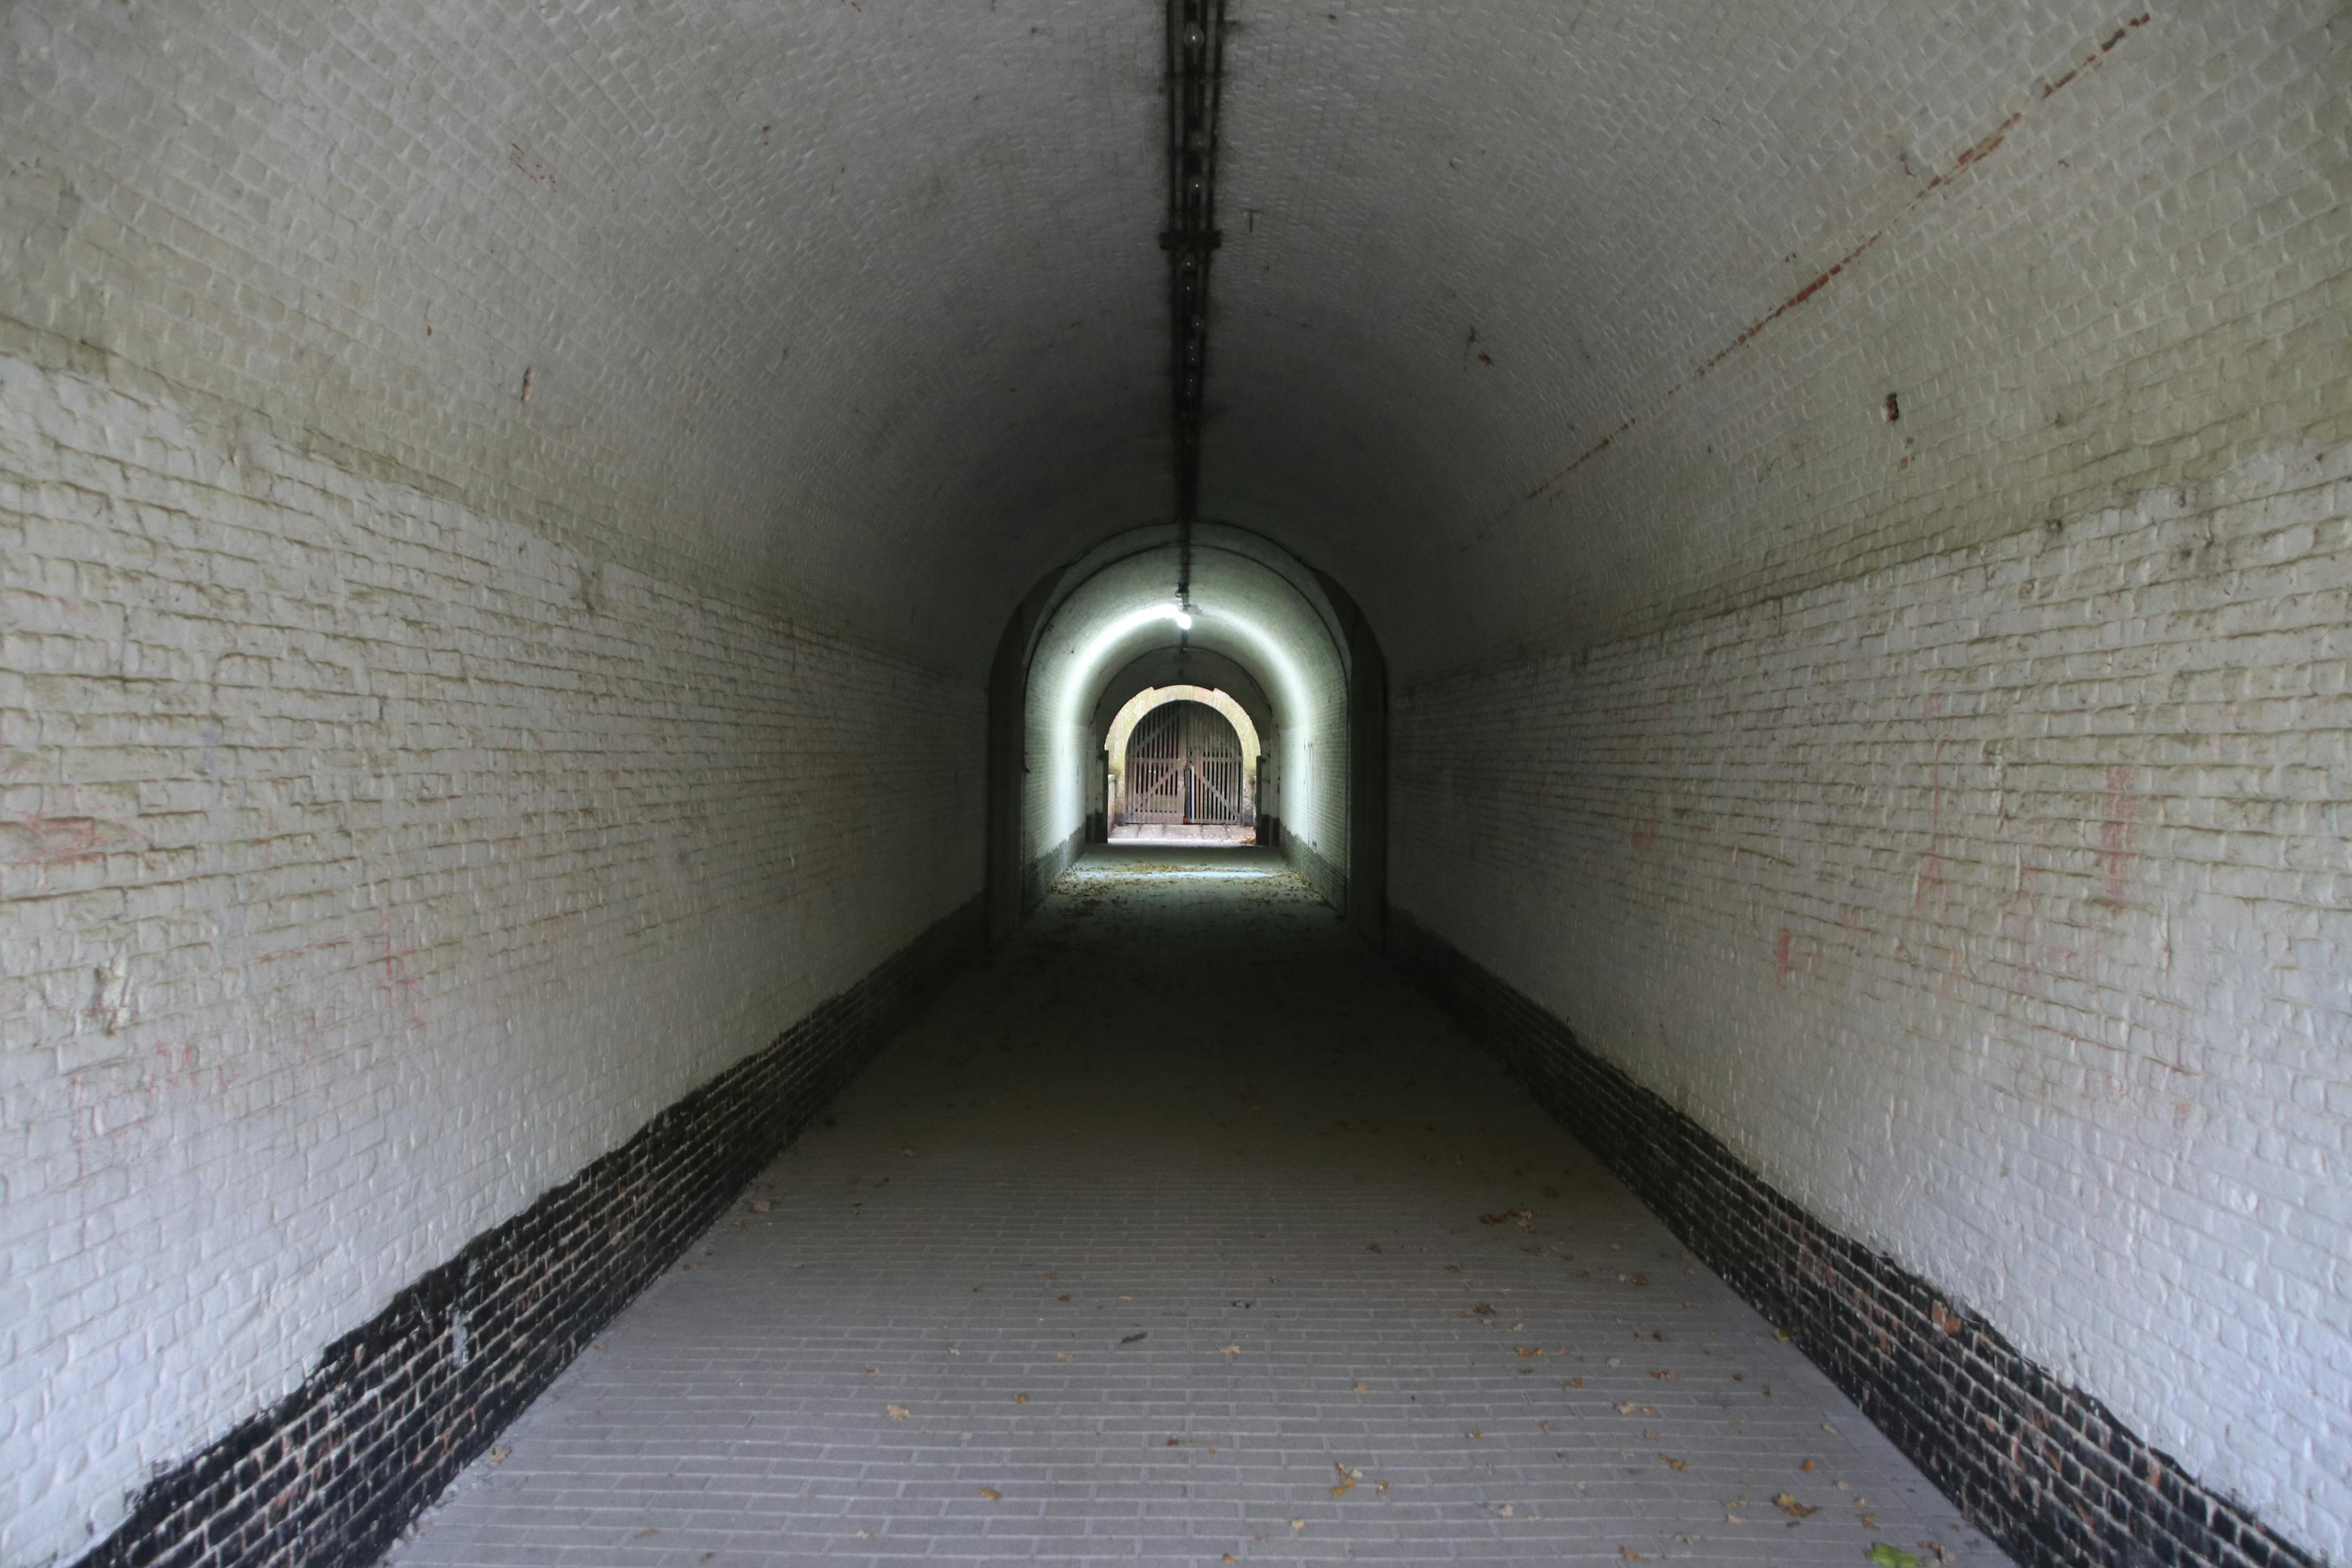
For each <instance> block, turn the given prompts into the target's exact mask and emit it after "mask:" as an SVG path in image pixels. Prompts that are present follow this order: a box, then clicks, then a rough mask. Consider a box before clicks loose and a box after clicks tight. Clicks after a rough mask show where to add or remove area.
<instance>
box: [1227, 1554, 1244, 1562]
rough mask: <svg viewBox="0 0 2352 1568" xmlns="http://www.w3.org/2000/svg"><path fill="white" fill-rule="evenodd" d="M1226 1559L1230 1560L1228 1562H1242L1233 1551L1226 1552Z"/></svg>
mask: <svg viewBox="0 0 2352 1568" xmlns="http://www.w3.org/2000/svg"><path fill="white" fill-rule="evenodd" d="M1225 1561H1226V1562H1228V1563H1238V1562H1240V1561H1241V1559H1240V1558H1238V1557H1236V1556H1234V1554H1233V1553H1232V1552H1226V1553H1225Z"/></svg>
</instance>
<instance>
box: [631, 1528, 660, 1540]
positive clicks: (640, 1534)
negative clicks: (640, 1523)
mask: <svg viewBox="0 0 2352 1568" xmlns="http://www.w3.org/2000/svg"><path fill="white" fill-rule="evenodd" d="M660 1533H661V1531H658V1530H640V1531H637V1539H638V1540H639V1541H643V1540H644V1539H645V1538H646V1536H648V1535H659V1534H660Z"/></svg>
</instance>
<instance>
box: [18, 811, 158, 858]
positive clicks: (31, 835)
mask: <svg viewBox="0 0 2352 1568" xmlns="http://www.w3.org/2000/svg"><path fill="white" fill-rule="evenodd" d="M146 847H148V844H147V840H146V839H145V838H144V837H142V836H141V835H140V834H138V833H136V832H134V831H133V830H131V828H128V827H125V826H122V825H121V823H119V822H108V821H105V820H104V819H102V818H100V817H95V816H42V815H41V814H40V813H39V812H37V811H36V812H33V813H31V814H29V815H28V816H21V817H19V818H17V819H16V821H14V822H6V823H0V858H5V859H6V861H7V863H8V864H9V865H12V866H69V865H71V864H73V863H74V862H75V861H78V860H95V859H97V858H99V857H100V856H101V855H103V854H106V853H107V852H108V851H110V850H114V849H144V848H146Z"/></svg>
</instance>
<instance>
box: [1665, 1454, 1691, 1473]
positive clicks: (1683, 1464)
mask: <svg viewBox="0 0 2352 1568" xmlns="http://www.w3.org/2000/svg"><path fill="white" fill-rule="evenodd" d="M1658 1463H1660V1464H1662V1465H1664V1466H1665V1467H1666V1468H1668V1469H1670V1470H1687V1469H1689V1468H1690V1464H1689V1462H1688V1461H1687V1460H1684V1459H1677V1458H1675V1457H1674V1456H1673V1455H1672V1454H1660V1455H1659V1456H1658Z"/></svg>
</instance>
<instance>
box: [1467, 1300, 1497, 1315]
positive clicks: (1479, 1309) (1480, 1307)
mask: <svg viewBox="0 0 2352 1568" xmlns="http://www.w3.org/2000/svg"><path fill="white" fill-rule="evenodd" d="M1470 1310H1472V1311H1473V1312H1475V1313H1477V1314H1478V1316H1480V1317H1482V1318H1491V1317H1493V1316H1494V1315H1495V1309H1494V1308H1493V1307H1491V1306H1488V1305H1487V1304H1486V1302H1484V1301H1481V1302H1479V1303H1478V1304H1477V1305H1476V1306H1475V1307H1473V1308H1471V1309H1470Z"/></svg>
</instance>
